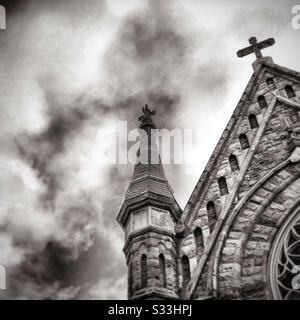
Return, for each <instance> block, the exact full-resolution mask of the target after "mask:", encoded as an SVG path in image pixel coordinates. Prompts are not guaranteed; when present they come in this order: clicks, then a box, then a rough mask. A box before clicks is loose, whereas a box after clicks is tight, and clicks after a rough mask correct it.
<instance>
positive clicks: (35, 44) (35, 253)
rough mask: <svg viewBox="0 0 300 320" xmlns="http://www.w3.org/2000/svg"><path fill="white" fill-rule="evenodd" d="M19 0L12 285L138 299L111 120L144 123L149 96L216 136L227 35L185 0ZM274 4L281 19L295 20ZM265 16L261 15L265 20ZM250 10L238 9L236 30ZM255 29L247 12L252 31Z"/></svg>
mask: <svg viewBox="0 0 300 320" xmlns="http://www.w3.org/2000/svg"><path fill="white" fill-rule="evenodd" d="M6 5H7V10H8V29H7V30H6V31H5V32H1V33H0V54H1V59H0V72H1V74H2V75H5V77H1V78H0V88H1V92H3V94H1V96H0V109H1V112H0V142H1V149H0V168H1V175H2V176H1V181H0V194H1V198H0V209H1V211H0V212H1V213H0V247H1V248H2V249H1V252H0V264H3V265H4V266H6V267H7V273H8V289H7V290H6V291H1V292H0V294H1V298H4V299H8V298H13V299H75V298H79V299H89V298H90V299H109V298H126V265H125V258H124V256H123V253H122V247H123V245H124V239H123V232H122V231H121V229H120V227H119V226H118V225H117V223H116V215H117V213H118V210H119V208H120V206H121V204H122V201H123V195H124V193H125V191H126V188H127V186H128V184H129V181H130V178H131V173H132V167H131V166H125V165H116V164H114V163H109V162H107V161H106V160H108V159H109V156H110V154H111V151H112V150H111V149H112V148H113V147H114V143H115V137H114V136H113V135H111V136H105V137H104V136H99V130H100V129H101V130H104V131H105V130H106V131H107V132H108V131H109V130H110V129H112V128H114V127H116V126H117V125H118V121H119V120H127V121H128V128H129V130H130V129H132V128H135V127H136V126H137V118H138V116H139V115H140V112H141V106H142V105H144V104H146V103H148V104H149V106H150V108H154V109H156V111H157V115H158V117H157V123H158V126H159V127H161V128H164V127H165V128H169V129H172V128H178V127H179V128H198V127H201V128H202V127H203V128H204V129H205V130H204V129H203V130H204V133H205V137H204V138H205V141H206V143H207V136H208V135H207V131H206V129H207V128H208V127H209V122H208V121H207V119H209V116H207V114H209V112H210V113H213V112H215V111H216V110H220V109H222V106H223V103H224V101H225V100H226V97H227V95H228V94H229V93H230V92H229V90H228V83H229V81H230V79H231V74H230V71H229V67H228V64H227V60H228V57H229V55H228V51H226V50H223V46H222V45H223V43H222V42H220V40H219V35H220V34H222V32H221V31H216V34H215V35H213V34H212V33H211V32H210V30H208V28H207V27H206V26H205V23H204V22H203V23H202V21H200V22H199V21H198V17H197V15H191V14H190V12H189V11H187V10H186V8H185V6H183V5H182V3H181V2H180V1H170V0H167V1H153V0H149V1H143V2H135V5H132V4H131V2H128V3H127V5H126V6H125V5H124V4H123V6H122V8H120V10H116V7H118V5H117V4H116V1H115V2H114V5H109V3H108V2H107V3H106V2H105V1H98V0H88V1H77V0H76V1H75V0H60V1H53V0H52V1H50V0H47V1H37V0H27V1H22V2H20V1H9V2H6ZM127 7H128V8H127ZM113 10H115V11H118V12H117V14H115V13H114V11H113ZM266 15H267V21H270V23H269V25H271V24H276V20H279V21H281V20H280V17H277V16H276V15H275V16H274V15H273V13H268V12H266ZM263 16H264V14H262V15H260V14H259V13H257V12H254V13H253V14H252V17H257V18H258V19H259V21H260V22H259V24H261V23H262V22H261V21H262V20H263ZM268 17H269V18H268ZM243 19H244V20H247V17H246V16H245V14H244V13H241V12H238V13H237V14H236V15H235V18H234V19H233V20H232V21H231V25H230V24H228V28H229V30H231V31H236V29H237V25H239V23H241V21H242V20H243ZM280 23H281V22H280ZM280 23H279V24H280ZM195 26H197V27H195ZM249 29H250V23H247V25H246V26H245V27H244V29H243V28H241V30H240V31H239V32H240V34H242V33H245V34H246V33H247V30H249ZM243 30H244V31H243ZM274 30H275V29H274ZM203 115H205V117H203ZM211 118H214V115H213V116H211ZM222 119H223V117H222ZM224 126H225V124H224ZM208 129H209V128H208ZM216 129H217V128H214V131H215V130H216ZM215 142H216V141H215ZM215 142H213V144H215ZM201 151H203V150H201ZM204 151H205V150H204ZM203 153H205V152H203ZM191 154H193V153H192V152H191ZM199 162H200V160H199ZM166 171H167V172H168V174H169V175H168V176H169V178H170V182H171V184H172V185H173V187H174V189H175V191H176V192H177V194H178V195H179V196H178V198H180V200H181V201H183V200H185V201H186V197H187V196H188V192H189V191H191V189H192V187H193V185H191V180H189V179H186V177H185V176H184V173H183V171H184V167H183V166H182V167H178V166H172V165H170V166H166ZM196 178H198V177H196ZM178 181H180V183H178ZM187 185H189V189H188V188H186V186H187Z"/></svg>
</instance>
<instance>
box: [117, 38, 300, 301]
mask: <svg viewBox="0 0 300 320" xmlns="http://www.w3.org/2000/svg"><path fill="white" fill-rule="evenodd" d="M249 42H250V46H249V47H247V48H245V49H242V50H240V51H238V53H237V55H238V57H243V56H245V55H248V54H250V53H255V55H256V60H255V62H254V63H253V69H254V72H253V75H252V77H251V79H250V81H249V83H248V85H247V87H246V89H245V91H244V92H243V94H242V97H241V99H240V101H239V102H238V105H237V107H236V108H235V110H234V111H233V114H232V117H231V119H230V121H229V123H228V124H227V126H226V128H225V130H224V132H223V134H222V136H221V138H220V140H219V142H218V144H217V146H216V148H215V150H214V151H213V153H212V155H211V157H210V159H209V161H208V163H207V165H206V167H205V169H204V171H203V173H202V175H201V177H200V179H199V181H198V183H197V185H196V186H195V188H194V190H193V192H192V194H191V196H190V198H189V200H188V202H187V204H186V206H185V208H184V209H183V210H182V209H181V208H180V207H179V205H178V203H177V201H176V199H175V197H174V194H173V191H172V188H171V186H170V185H169V183H168V180H167V178H166V176H165V173H164V169H163V166H162V163H161V161H160V157H159V154H158V151H157V149H156V148H155V147H153V146H152V145H151V143H150V141H151V130H152V129H154V128H155V124H154V122H153V120H152V116H153V115H154V112H151V111H150V110H149V109H148V107H147V106H146V108H144V109H143V111H144V115H143V116H142V117H140V119H139V120H140V122H141V124H140V128H141V129H144V131H145V132H146V133H147V138H146V140H147V141H146V143H144V144H142V143H141V147H140V150H139V152H140V153H141V152H142V151H143V150H142V149H143V148H146V149H147V151H148V154H150V156H151V155H153V154H154V155H155V154H156V155H157V156H158V159H159V161H158V162H157V163H155V164H153V163H151V161H148V163H142V162H139V163H137V164H136V165H135V167H134V172H133V177H132V180H131V182H130V185H129V188H128V190H127V193H126V195H125V200H124V202H123V205H122V207H121V209H120V212H119V214H118V217H117V220H118V222H119V224H120V225H121V227H122V229H123V230H124V233H125V246H124V249H123V250H124V253H125V256H126V261H127V265H128V298H129V299H185V300H190V299H193V300H203V299H266V300H267V299H268V300H269V299H276V300H281V299H283V300H284V299H288V300H289V299H293V300H295V299H300V73H299V72H296V71H293V70H290V69H287V68H285V67H282V66H279V65H277V64H275V63H274V62H273V60H272V58H271V57H263V56H262V53H261V50H262V49H264V48H266V47H269V46H271V45H273V44H274V43H275V41H274V39H273V38H270V39H267V40H265V41H262V42H257V40H256V38H254V37H253V38H250V40H249Z"/></svg>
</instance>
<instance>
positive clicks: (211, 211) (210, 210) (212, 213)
mask: <svg viewBox="0 0 300 320" xmlns="http://www.w3.org/2000/svg"><path fill="white" fill-rule="evenodd" d="M206 210H207V215H208V219H209V220H217V213H216V207H215V204H214V203H213V201H209V202H208V203H207V205H206Z"/></svg>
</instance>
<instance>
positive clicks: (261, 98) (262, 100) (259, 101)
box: [257, 96, 268, 109]
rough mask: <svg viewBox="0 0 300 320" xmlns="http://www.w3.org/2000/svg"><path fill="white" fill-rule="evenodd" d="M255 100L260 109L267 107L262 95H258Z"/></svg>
mask: <svg viewBox="0 0 300 320" xmlns="http://www.w3.org/2000/svg"><path fill="white" fill-rule="evenodd" d="M257 102H258V104H259V106H260V108H261V109H263V108H267V107H268V104H267V101H266V98H265V97H264V96H259V97H258V98H257Z"/></svg>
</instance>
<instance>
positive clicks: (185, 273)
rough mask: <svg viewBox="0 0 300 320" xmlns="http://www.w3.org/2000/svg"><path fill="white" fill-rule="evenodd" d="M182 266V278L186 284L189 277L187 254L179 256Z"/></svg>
mask: <svg viewBox="0 0 300 320" xmlns="http://www.w3.org/2000/svg"><path fill="white" fill-rule="evenodd" d="M181 266H182V280H183V283H184V284H187V283H188V282H189V281H190V279H191V271H190V261H189V258H188V257H187V256H183V257H182V258H181Z"/></svg>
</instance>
